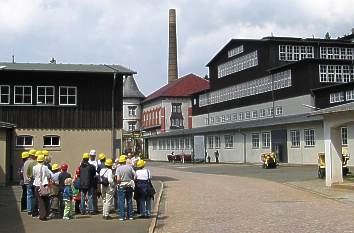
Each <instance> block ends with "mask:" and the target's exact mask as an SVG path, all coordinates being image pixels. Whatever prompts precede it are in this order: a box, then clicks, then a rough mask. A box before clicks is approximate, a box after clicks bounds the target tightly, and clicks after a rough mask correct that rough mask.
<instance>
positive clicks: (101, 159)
mask: <svg viewBox="0 0 354 233" xmlns="http://www.w3.org/2000/svg"><path fill="white" fill-rule="evenodd" d="M105 162H106V155H105V154H104V153H100V154H99V155H98V162H97V173H98V174H100V171H101V169H102V168H104V166H105Z"/></svg>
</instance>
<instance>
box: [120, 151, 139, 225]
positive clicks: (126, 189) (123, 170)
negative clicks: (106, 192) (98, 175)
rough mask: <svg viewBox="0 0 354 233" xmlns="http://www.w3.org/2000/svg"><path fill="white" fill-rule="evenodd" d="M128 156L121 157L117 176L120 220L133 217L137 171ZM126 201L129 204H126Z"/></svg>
mask: <svg viewBox="0 0 354 233" xmlns="http://www.w3.org/2000/svg"><path fill="white" fill-rule="evenodd" d="M126 162H127V157H126V156H124V155H121V156H120V157H119V164H120V166H119V167H118V168H117V171H116V177H117V184H118V209H119V220H121V221H123V220H124V219H129V220H132V219H133V200H132V197H133V190H134V187H133V186H134V179H135V171H134V169H133V167H132V166H131V165H130V164H127V163H126ZM125 201H126V202H127V206H125Z"/></svg>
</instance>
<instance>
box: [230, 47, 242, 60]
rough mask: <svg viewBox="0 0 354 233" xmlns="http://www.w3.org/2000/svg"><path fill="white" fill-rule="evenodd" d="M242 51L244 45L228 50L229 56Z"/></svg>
mask: <svg viewBox="0 0 354 233" xmlns="http://www.w3.org/2000/svg"><path fill="white" fill-rule="evenodd" d="M240 53H243V45H241V46H238V47H236V48H233V49H230V50H229V51H227V57H229V58H230V57H233V56H236V55H238V54H240Z"/></svg>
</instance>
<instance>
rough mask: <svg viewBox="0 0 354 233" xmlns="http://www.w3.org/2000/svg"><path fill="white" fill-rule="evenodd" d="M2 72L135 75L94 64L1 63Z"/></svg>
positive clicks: (123, 68)
mask: <svg viewBox="0 0 354 233" xmlns="http://www.w3.org/2000/svg"><path fill="white" fill-rule="evenodd" d="M1 70H11V71H12V70H13V71H52V72H85V73H120V74H130V75H131V74H135V73H136V72H135V71H132V70H130V69H128V68H125V67H123V66H120V65H92V64H52V63H6V62H0V71H1Z"/></svg>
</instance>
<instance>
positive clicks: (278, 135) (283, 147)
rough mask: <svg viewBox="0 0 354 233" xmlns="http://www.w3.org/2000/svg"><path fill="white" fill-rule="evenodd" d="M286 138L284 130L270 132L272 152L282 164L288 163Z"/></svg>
mask: <svg viewBox="0 0 354 233" xmlns="http://www.w3.org/2000/svg"><path fill="white" fill-rule="evenodd" d="M286 136H287V134H286V130H285V129H281V130H273V131H272V132H271V141H272V152H275V153H276V154H277V159H278V161H279V162H282V163H287V162H288V150H287V144H286Z"/></svg>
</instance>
